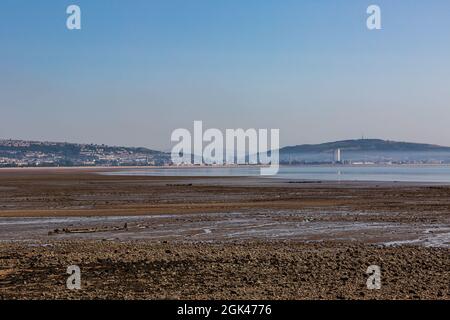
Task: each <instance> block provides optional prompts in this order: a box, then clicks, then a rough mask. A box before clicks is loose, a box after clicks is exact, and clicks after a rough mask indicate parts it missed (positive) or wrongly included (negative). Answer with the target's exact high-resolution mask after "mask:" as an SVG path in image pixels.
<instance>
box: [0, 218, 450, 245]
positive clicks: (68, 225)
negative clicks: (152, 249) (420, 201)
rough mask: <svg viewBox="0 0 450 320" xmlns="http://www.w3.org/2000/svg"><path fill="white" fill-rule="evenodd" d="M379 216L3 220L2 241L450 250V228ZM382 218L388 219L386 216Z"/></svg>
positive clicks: (1, 219) (0, 224)
mask: <svg viewBox="0 0 450 320" xmlns="http://www.w3.org/2000/svg"><path fill="white" fill-rule="evenodd" d="M374 215H375V214H374V213H365V212H354V211H352V212H348V211H321V210H317V209H316V210H312V209H311V210H303V211H292V210H290V211H272V210H258V211H255V212H242V213H236V212H232V213H200V214H171V215H149V216H122V217H120V216H113V217H50V218H44V217H39V218H0V230H1V232H0V241H6V242H8V241H44V242H45V241H55V240H110V241H113V240H114V241H129V240H146V241H177V242H198V241H202V242H229V241H239V240H254V241H265V240H293V241H307V242H311V241H350V242H352V241H355V242H364V243H371V244H385V245H401V244H416V245H422V246H429V247H442V248H448V249H450V226H448V225H446V224H442V223H414V222H403V223H400V222H388V221H377V219H376V216H375V217H372V218H370V217H371V216H374ZM379 215H388V213H380V214H379Z"/></svg>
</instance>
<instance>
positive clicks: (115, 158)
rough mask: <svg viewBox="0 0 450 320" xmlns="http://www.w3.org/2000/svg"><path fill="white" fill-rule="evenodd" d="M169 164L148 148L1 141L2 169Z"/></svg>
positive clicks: (164, 154) (162, 154) (159, 154)
mask: <svg viewBox="0 0 450 320" xmlns="http://www.w3.org/2000/svg"><path fill="white" fill-rule="evenodd" d="M168 161H169V156H168V155H167V154H166V153H163V152H158V151H153V150H149V149H146V148H126V147H110V146H106V145H94V144H70V143H58V142H38V141H36V142H34V141H23V140H0V167H30V166H32V167H36V166H131V165H135V166H155V165H165V164H167V163H168Z"/></svg>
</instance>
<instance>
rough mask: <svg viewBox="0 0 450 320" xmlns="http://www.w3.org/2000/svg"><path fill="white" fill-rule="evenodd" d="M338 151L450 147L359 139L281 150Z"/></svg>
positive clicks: (412, 150)
mask: <svg viewBox="0 0 450 320" xmlns="http://www.w3.org/2000/svg"><path fill="white" fill-rule="evenodd" d="M336 149H341V150H342V151H365V152H366V151H401V152H420V151H447V152H450V147H443V146H439V145H433V144H424V143H412V142H397V141H389V140H381V139H358V140H343V141H335V142H327V143H321V144H303V145H297V146H290V147H284V148H281V149H280V152H281V153H309V152H331V151H333V150H336Z"/></svg>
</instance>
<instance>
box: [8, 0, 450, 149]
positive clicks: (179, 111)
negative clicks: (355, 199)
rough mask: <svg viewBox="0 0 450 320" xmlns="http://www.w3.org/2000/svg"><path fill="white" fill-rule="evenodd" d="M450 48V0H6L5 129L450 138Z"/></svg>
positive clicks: (42, 134)
mask: <svg viewBox="0 0 450 320" xmlns="http://www.w3.org/2000/svg"><path fill="white" fill-rule="evenodd" d="M70 4H77V5H79V6H80V7H81V10H82V30H80V31H69V30H67V29H66V18H67V15H66V13H65V11H66V7H67V6H68V5H70ZM370 4H378V5H379V6H380V7H381V10H382V27H383V29H382V30H380V31H369V30H368V29H367V28H366V18H367V14H366V8H367V7H368V5H370ZM449 57H450V1H448V0H429V1H425V0H395V1H392V0H389V1H385V0H382V1H381V0H374V1H365V0H345V1H338V0H334V1H332V0H327V1H325V0H314V1H313V0H311V1H301V0H277V1H275V0H145V1H144V0H142V1H137V0H131V1H125V0H72V1H65V0H52V1H51V0H42V1H26V0H2V1H1V2H0V114H1V116H0V137H1V138H22V139H36V140H56V141H70V142H86V143H90V142H94V143H106V144H113V145H132V146H147V147H153V148H159V149H165V150H167V149H169V148H170V146H171V143H170V134H171V132H172V130H174V129H176V128H180V127H188V128H191V127H192V125H193V121H194V120H203V121H204V125H205V126H206V127H218V128H222V129H223V128H238V127H243V128H280V138H281V144H282V145H292V144H301V143H317V142H323V141H330V140H340V139H348V138H359V137H361V135H363V134H364V135H365V136H366V137H371V138H385V139H393V140H408V141H417V142H429V143H438V144H445V145H450V124H449V123H450V58H449Z"/></svg>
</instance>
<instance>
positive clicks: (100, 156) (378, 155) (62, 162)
mask: <svg viewBox="0 0 450 320" xmlns="http://www.w3.org/2000/svg"><path fill="white" fill-rule="evenodd" d="M279 153H280V158H279V161H280V164H284V165H321V164H344V165H372V164H380V165H395V164H450V148H449V147H442V146H437V145H431V144H419V143H408V142H395V141H386V140H379V139H357V140H344V141H336V142H327V143H322V144H310V145H297V146H291V147H284V148H281V149H280V150H279ZM246 159H248V156H247V157H246ZM165 165H173V164H172V161H171V157H170V153H166V152H161V151H156V150H151V149H147V148H132V147H119V146H107V145H97V144H75V143H67V142H39V141H25V140H5V139H4V140H2V139H0V167H72V166H165ZM183 165H185V166H190V164H188V163H187V164H183ZM219 165H220V164H219Z"/></svg>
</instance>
